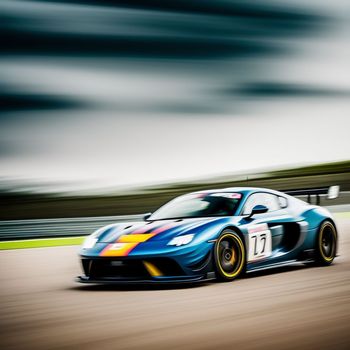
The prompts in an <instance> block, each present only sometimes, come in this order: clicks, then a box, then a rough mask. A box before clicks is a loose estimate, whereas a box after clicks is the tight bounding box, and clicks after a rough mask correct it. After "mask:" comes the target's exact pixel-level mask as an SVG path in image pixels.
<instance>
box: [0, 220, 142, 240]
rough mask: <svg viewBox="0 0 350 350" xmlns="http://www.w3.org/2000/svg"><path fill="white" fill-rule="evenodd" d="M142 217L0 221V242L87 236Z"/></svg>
mask: <svg viewBox="0 0 350 350" xmlns="http://www.w3.org/2000/svg"><path fill="white" fill-rule="evenodd" d="M142 218H143V215H123V216H102V217H81V218H62V219H38V220H7V221H0V241H6V240H15V239H29V238H45V237H68V236H85V235H89V234H90V233H92V232H93V231H95V230H97V229H98V228H100V227H102V226H105V225H108V224H112V223H115V222H125V221H139V220H142Z"/></svg>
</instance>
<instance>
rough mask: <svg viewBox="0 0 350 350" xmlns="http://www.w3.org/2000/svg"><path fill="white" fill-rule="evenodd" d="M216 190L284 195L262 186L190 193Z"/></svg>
mask: <svg viewBox="0 0 350 350" xmlns="http://www.w3.org/2000/svg"><path fill="white" fill-rule="evenodd" d="M217 192H223V193H226V192H240V193H243V194H244V195H247V194H250V193H254V192H268V193H273V194H276V195H286V194H284V193H282V192H279V191H275V190H271V189H269V188H263V187H226V188H218V189H211V190H202V191H196V192H192V193H217Z"/></svg>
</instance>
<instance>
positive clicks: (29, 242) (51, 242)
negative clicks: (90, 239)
mask: <svg viewBox="0 0 350 350" xmlns="http://www.w3.org/2000/svg"><path fill="white" fill-rule="evenodd" d="M84 238H85V237H64V238H43V239H26V240H21V241H5V242H0V250H7V249H24V248H43V247H59V246H65V245H79V244H81V243H82V242H83V241H84Z"/></svg>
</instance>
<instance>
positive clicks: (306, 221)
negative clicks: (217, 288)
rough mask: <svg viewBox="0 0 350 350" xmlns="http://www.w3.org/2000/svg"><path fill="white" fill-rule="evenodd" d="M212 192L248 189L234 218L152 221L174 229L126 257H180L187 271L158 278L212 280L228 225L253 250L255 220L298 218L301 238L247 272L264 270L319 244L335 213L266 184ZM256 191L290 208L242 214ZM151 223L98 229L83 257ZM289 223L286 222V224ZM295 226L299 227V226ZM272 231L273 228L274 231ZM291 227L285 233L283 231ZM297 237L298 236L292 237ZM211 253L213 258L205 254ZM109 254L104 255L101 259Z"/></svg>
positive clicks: (250, 266)
mask: <svg viewBox="0 0 350 350" xmlns="http://www.w3.org/2000/svg"><path fill="white" fill-rule="evenodd" d="M203 192H206V193H210V192H215V193H216V192H224V193H227V192H239V193H241V194H242V199H241V202H240V204H239V206H238V208H237V211H236V215H235V216H230V217H215V218H188V219H182V220H159V222H151V224H152V225H153V224H154V225H155V226H158V224H159V226H162V225H169V224H170V226H171V225H174V227H170V228H169V229H166V230H164V231H163V232H161V233H159V234H157V235H156V236H154V237H152V238H151V239H150V240H148V241H146V242H144V243H140V244H139V245H138V246H137V247H136V248H135V249H133V250H132V251H131V252H130V253H129V255H128V256H127V257H124V258H123V259H150V258H160V257H167V258H171V259H173V260H175V261H176V262H177V263H178V264H179V265H180V266H181V268H182V270H183V271H184V273H183V276H176V277H174V276H162V277H158V278H156V277H154V278H153V280H157V279H158V280H160V281H161V280H174V279H175V280H179V281H182V280H186V278H192V279H196V278H199V279H206V278H208V277H213V276H215V267H214V264H213V258H212V257H213V254H212V253H213V249H214V246H215V240H216V239H217V238H218V237H219V235H220V234H221V232H222V231H223V230H224V229H226V228H231V229H234V230H235V231H237V232H238V233H239V234H240V235H242V237H244V243H245V246H246V250H247V249H248V244H249V242H248V228H249V227H250V226H251V225H255V224H260V223H268V224H269V225H290V224H291V223H295V225H296V226H295V227H297V228H298V230H299V229H300V232H289V234H290V235H298V237H296V238H298V239H297V241H296V242H295V244H293V247H291V248H290V249H285V248H283V246H282V245H281V244H279V245H277V246H276V247H274V248H273V251H272V255H271V256H269V257H268V258H265V259H263V260H260V261H258V262H249V261H247V271H253V270H256V269H262V268H266V267H269V266H273V265H275V264H276V265H277V264H280V263H283V262H288V261H296V260H300V259H301V256H302V253H303V252H304V251H306V250H311V249H313V248H314V247H315V242H316V237H317V232H318V228H319V227H320V225H321V223H322V222H323V221H324V220H327V219H328V220H332V221H333V218H332V216H331V214H330V213H329V211H328V210H326V209H325V208H321V207H319V206H315V205H310V204H308V203H305V202H303V201H301V200H298V199H296V198H294V197H291V196H288V195H286V194H284V193H281V192H278V191H273V190H268V189H261V188H242V187H236V188H229V189H227V188H226V189H220V190H212V191H203ZM256 192H266V193H272V194H276V195H278V196H282V197H284V198H286V199H287V200H288V207H287V208H285V209H280V210H277V211H274V212H268V213H264V214H257V215H254V216H253V217H252V218H247V217H246V216H242V215H240V212H241V210H242V208H243V206H244V204H245V202H246V200H247V198H248V197H249V196H250V195H251V194H252V193H256ZM145 225H150V222H145V221H142V222H133V223H118V224H113V225H109V226H106V227H103V228H101V229H100V230H98V231H97V233H95V235H96V236H97V237H98V242H97V243H96V245H95V246H94V247H93V248H92V249H81V251H80V255H81V257H82V258H99V255H100V253H101V251H102V250H103V249H104V248H105V247H106V246H107V245H108V244H110V243H113V242H116V240H117V239H118V237H119V236H121V235H126V234H128V233H132V232H134V231H135V230H138V229H141V230H142V229H144V228H145ZM284 227H285V226H284ZM293 227H294V226H293ZM271 232H272V231H271ZM184 234H194V239H193V240H192V242H190V243H189V244H187V245H184V246H180V247H176V246H170V245H168V243H169V241H170V240H171V239H172V238H173V237H175V236H179V235H184ZM284 235H286V232H283V233H282V236H284ZM272 238H273V240H274V239H276V241H278V240H280V239H285V238H283V237H281V234H279V233H278V232H277V233H276V232H272ZM292 238H293V237H292ZM206 257H208V259H205V258H206ZM101 259H103V258H101ZM201 261H202V262H204V263H205V264H204V265H202V266H201V268H200V269H198V268H197V270H195V269H194V268H192V267H191V266H194V265H196V264H198V263H200V262H201ZM160 268H161V267H160Z"/></svg>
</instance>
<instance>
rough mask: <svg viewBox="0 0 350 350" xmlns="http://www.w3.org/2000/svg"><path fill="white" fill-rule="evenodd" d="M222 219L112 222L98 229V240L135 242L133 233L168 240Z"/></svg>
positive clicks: (148, 238) (153, 238) (148, 237)
mask: <svg viewBox="0 0 350 350" xmlns="http://www.w3.org/2000/svg"><path fill="white" fill-rule="evenodd" d="M222 219H223V218H217V217H216V218H188V219H172V220H157V221H147V222H145V221H143V222H133V223H130V222H129V223H118V224H112V225H109V226H106V227H104V228H102V229H100V230H99V232H98V242H105V243H112V242H116V241H117V240H118V239H119V240H122V241H123V242H135V238H136V237H135V235H138V237H139V238H140V240H141V241H143V236H142V235H147V240H152V241H154V240H170V239H172V238H173V237H175V236H178V235H181V234H186V233H195V230H196V229H198V228H200V227H201V228H203V226H206V225H208V224H212V223H213V222H215V221H219V220H222Z"/></svg>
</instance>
